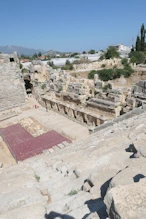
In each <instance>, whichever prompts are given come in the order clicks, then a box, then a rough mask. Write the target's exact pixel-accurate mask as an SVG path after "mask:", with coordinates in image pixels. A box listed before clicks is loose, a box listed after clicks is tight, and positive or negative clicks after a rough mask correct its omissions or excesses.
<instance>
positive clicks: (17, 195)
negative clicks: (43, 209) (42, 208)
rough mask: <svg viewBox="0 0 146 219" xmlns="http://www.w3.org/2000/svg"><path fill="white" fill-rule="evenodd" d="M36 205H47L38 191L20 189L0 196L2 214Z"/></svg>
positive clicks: (0, 212) (0, 211) (34, 189)
mask: <svg viewBox="0 0 146 219" xmlns="http://www.w3.org/2000/svg"><path fill="white" fill-rule="evenodd" d="M36 203H42V204H44V205H45V204H46V202H45V199H43V196H42V195H41V194H40V191H39V190H38V189H36V188H23V189H22V188H20V189H17V190H15V191H12V192H10V193H6V194H1V195H0V214H4V213H6V212H8V211H13V210H15V209H19V208H21V207H23V206H28V205H31V204H36Z"/></svg>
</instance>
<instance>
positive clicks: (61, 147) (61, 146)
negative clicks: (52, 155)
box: [57, 144, 65, 149]
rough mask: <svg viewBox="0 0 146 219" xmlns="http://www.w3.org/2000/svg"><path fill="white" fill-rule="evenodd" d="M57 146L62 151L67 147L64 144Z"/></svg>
mask: <svg viewBox="0 0 146 219" xmlns="http://www.w3.org/2000/svg"><path fill="white" fill-rule="evenodd" d="M57 146H58V148H60V149H63V148H65V145H64V144H58V145H57Z"/></svg>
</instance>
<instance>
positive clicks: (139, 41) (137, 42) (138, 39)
mask: <svg viewBox="0 0 146 219" xmlns="http://www.w3.org/2000/svg"><path fill="white" fill-rule="evenodd" d="M135 47H136V51H141V39H140V37H139V36H137V39H136V46H135Z"/></svg>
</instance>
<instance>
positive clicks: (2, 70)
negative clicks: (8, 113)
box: [0, 62, 26, 111]
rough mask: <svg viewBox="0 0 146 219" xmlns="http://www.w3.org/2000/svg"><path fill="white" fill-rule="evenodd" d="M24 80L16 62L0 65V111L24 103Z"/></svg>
mask: <svg viewBox="0 0 146 219" xmlns="http://www.w3.org/2000/svg"><path fill="white" fill-rule="evenodd" d="M25 94H26V92H25V88H24V82H23V80H22V79H21V74H20V69H19V65H18V64H17V63H16V62H9V63H1V65H0V111H3V110H7V109H11V108H14V107H17V106H20V105H22V104H24V103H25Z"/></svg>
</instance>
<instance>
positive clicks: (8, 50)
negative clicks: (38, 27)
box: [0, 45, 45, 56]
mask: <svg viewBox="0 0 146 219" xmlns="http://www.w3.org/2000/svg"><path fill="white" fill-rule="evenodd" d="M15 51H16V52H17V53H18V55H22V54H23V55H26V56H32V55H34V54H35V53H39V52H41V53H45V51H44V50H42V49H30V48H25V47H21V46H12V45H7V46H0V52H2V53H6V54H12V53H13V52H15Z"/></svg>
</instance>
